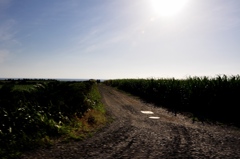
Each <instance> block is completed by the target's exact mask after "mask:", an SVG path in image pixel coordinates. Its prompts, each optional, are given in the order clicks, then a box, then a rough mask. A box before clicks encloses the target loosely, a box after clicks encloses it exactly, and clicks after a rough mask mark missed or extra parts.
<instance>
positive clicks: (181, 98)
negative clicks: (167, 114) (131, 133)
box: [104, 75, 240, 126]
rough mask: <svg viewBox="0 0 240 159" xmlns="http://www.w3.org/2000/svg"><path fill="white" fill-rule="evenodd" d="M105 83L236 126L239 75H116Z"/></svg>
mask: <svg viewBox="0 0 240 159" xmlns="http://www.w3.org/2000/svg"><path fill="white" fill-rule="evenodd" d="M104 83H105V84H107V85H110V86H113V87H117V88H119V89H121V90H124V91H126V92H129V93H131V94H133V95H136V96H139V97H141V98H142V99H144V100H146V101H149V102H153V103H155V104H157V105H159V106H162V107H165V108H167V109H169V110H171V111H174V112H175V113H177V112H190V113H191V114H193V116H195V117H198V118H199V119H202V120H206V119H208V120H211V121H218V122H222V123H231V124H234V125H236V126H240V116H239V113H238V112H239V111H238V110H239V108H240V104H239V99H240V76H238V75H237V76H231V77H227V76H226V75H223V76H217V77H214V78H209V77H189V78H187V79H174V78H172V79H116V80H107V81H105V82H104Z"/></svg>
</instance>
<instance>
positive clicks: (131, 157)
mask: <svg viewBox="0 0 240 159" xmlns="http://www.w3.org/2000/svg"><path fill="white" fill-rule="evenodd" d="M99 91H100V93H101V95H102V101H103V103H104V104H105V106H106V110H107V114H108V115H110V116H111V117H112V118H113V122H112V123H110V124H109V125H107V126H106V127H105V128H103V129H102V130H101V131H99V132H97V133H96V134H94V135H93V137H91V138H89V139H86V140H84V141H78V142H71V143H58V144H56V145H54V146H52V147H50V148H48V149H39V150H37V151H34V152H29V153H26V154H24V155H23V157H22V158H23V159H27V158H28V159H30V158H32V159H33V158H34V159H38V158H39V159H42V158H48V159H56V158H63V159H168V158H184V159H185V158H196V159H198V158H203V159H208V158H219V159H233V158H240V131H239V129H236V128H232V127H223V126H222V127H220V126H216V125H215V126H214V125H208V124H204V125H203V124H202V123H197V122H196V123H194V124H193V123H192V121H191V120H190V119H188V118H187V117H184V116H182V115H179V114H177V116H174V114H172V113H169V112H167V111H166V110H164V109H162V108H158V107H155V106H154V105H151V104H147V103H144V102H142V101H141V100H139V99H137V98H135V97H132V96H129V95H127V94H125V93H122V92H121V91H117V90H116V89H113V88H111V87H108V86H105V85H103V84H101V85H99ZM141 111H152V112H153V113H154V114H143V113H141ZM150 116H155V117H159V119H150V118H149V117H150Z"/></svg>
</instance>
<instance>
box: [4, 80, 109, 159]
mask: <svg viewBox="0 0 240 159" xmlns="http://www.w3.org/2000/svg"><path fill="white" fill-rule="evenodd" d="M105 123H106V118H105V110H104V107H103V104H102V103H101V96H100V94H99V92H98V89H97V83H96V82H95V81H93V80H91V81H84V82H59V81H54V80H53V81H31V82H29V81H28V82H27V81H1V83H0V158H2V159H5V158H17V157H19V156H20V155H21V153H22V152H24V151H28V150H31V149H34V148H37V147H39V146H49V145H51V144H53V143H54V142H56V141H57V139H58V140H59V139H61V140H62V141H69V140H71V139H74V140H81V139H84V138H85V137H88V136H91V133H93V132H94V131H96V130H97V129H98V128H100V126H101V125H104V124H105Z"/></svg>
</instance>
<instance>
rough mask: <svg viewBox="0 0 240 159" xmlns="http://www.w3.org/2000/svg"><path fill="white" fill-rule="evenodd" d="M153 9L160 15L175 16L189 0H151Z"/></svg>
mask: <svg viewBox="0 0 240 159" xmlns="http://www.w3.org/2000/svg"><path fill="white" fill-rule="evenodd" d="M151 2H152V7H153V10H154V12H155V13H156V14H158V15H160V16H166V17H167V16H173V15H176V14H177V13H179V12H180V11H181V10H182V9H183V8H184V6H185V5H186V3H187V2H188V0H151Z"/></svg>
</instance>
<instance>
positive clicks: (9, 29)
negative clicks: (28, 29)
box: [0, 20, 15, 42]
mask: <svg viewBox="0 0 240 159" xmlns="http://www.w3.org/2000/svg"><path fill="white" fill-rule="evenodd" d="M14 25H15V20H7V21H5V22H3V23H0V42H6V41H9V40H12V39H13V37H14V34H15V32H13V26H14Z"/></svg>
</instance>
